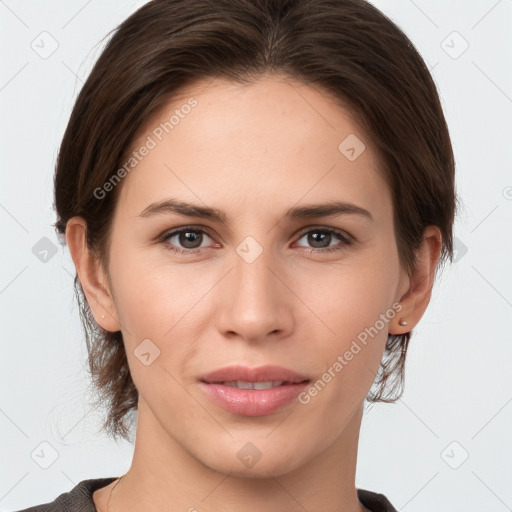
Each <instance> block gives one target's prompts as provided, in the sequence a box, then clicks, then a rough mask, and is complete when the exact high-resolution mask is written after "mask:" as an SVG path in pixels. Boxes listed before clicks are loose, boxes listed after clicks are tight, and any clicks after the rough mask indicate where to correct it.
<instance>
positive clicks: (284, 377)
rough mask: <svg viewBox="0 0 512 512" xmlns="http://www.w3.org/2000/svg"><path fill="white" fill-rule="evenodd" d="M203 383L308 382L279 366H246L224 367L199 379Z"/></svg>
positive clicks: (304, 378)
mask: <svg viewBox="0 0 512 512" xmlns="http://www.w3.org/2000/svg"><path fill="white" fill-rule="evenodd" d="M201 380H202V381H203V382H207V383H219V382H233V381H243V382H268V381H282V382H293V383H296V382H302V381H304V380H309V379H308V378H307V377H306V376H305V375H301V374H299V373H297V372H294V371H293V370H289V369H288V368H282V367H281V366H259V367H257V368H249V367H247V366H239V365H237V366H226V367H225V368H220V369H218V370H215V371H213V372H210V373H208V374H206V375H203V376H202V377H201Z"/></svg>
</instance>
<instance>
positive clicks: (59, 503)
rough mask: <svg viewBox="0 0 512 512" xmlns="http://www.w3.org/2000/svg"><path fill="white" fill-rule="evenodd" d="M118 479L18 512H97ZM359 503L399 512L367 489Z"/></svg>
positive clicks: (378, 511) (89, 483) (85, 485)
mask: <svg viewBox="0 0 512 512" xmlns="http://www.w3.org/2000/svg"><path fill="white" fill-rule="evenodd" d="M116 478H117V477H111V478H93V479H90V480H82V481H81V482H80V483H79V484H77V485H76V486H75V487H73V489H71V491H69V492H65V493H64V494H61V495H60V496H58V497H57V498H55V500H54V501H52V502H51V503H44V504H42V505H36V506H35V507H30V508H27V509H24V510H20V511H18V512H97V510H96V507H95V506H94V501H93V499H92V493H93V492H94V491H95V490H96V489H101V488H102V487H106V486H107V485H108V484H110V483H111V482H113V481H114V480H115V479H116ZM357 497H358V498H359V501H360V502H361V503H362V504H363V505H364V506H365V507H366V508H367V509H369V510H371V511H372V512H397V510H396V508H394V507H393V505H391V503H390V502H389V501H388V499H387V498H386V496H384V495H383V494H378V493H375V492H372V491H367V490H365V489H357Z"/></svg>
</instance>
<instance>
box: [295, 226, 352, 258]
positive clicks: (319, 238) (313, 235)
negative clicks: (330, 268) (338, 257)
mask: <svg viewBox="0 0 512 512" xmlns="http://www.w3.org/2000/svg"><path fill="white" fill-rule="evenodd" d="M305 237H307V243H309V244H312V245H313V247H312V248H310V251H309V252H333V251H340V250H342V249H344V247H345V246H347V245H350V244H351V243H352V240H351V238H350V237H349V236H348V235H347V234H345V233H344V232H343V231H338V230H337V229H330V228H314V229H309V231H306V232H304V233H303V234H302V236H301V238H300V239H299V240H301V239H302V238H305ZM336 238H337V239H338V240H340V241H341V243H338V244H335V245H334V246H331V242H332V241H333V239H336ZM299 247H301V246H299Z"/></svg>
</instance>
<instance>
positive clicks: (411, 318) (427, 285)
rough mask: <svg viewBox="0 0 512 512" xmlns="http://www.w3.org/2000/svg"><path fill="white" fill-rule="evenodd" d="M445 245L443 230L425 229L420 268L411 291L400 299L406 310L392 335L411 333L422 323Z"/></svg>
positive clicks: (418, 259) (413, 275)
mask: <svg viewBox="0 0 512 512" xmlns="http://www.w3.org/2000/svg"><path fill="white" fill-rule="evenodd" d="M441 245H442V235H441V231H440V230H439V228H438V227H437V226H428V227H427V228H425V231H424V233H423V241H422V243H421V246H420V248H419V249H418V251H417V253H416V265H415V268H414V270H413V271H412V273H411V275H410V276H409V279H408V282H409V285H408V290H407V291H406V292H405V293H404V294H403V295H401V297H399V302H400V304H401V306H402V309H401V310H400V313H399V314H398V315H396V317H395V318H394V321H393V323H392V324H391V325H390V329H389V332H390V334H395V335H400V334H405V333H407V332H410V331H411V330H412V329H413V328H414V327H415V326H416V325H417V324H418V322H419V321H420V320H421V318H422V316H423V314H424V313H425V311H426V309H427V306H428V303H429V302H430V295H431V293H432V287H433V285H434V276H435V270H436V266H437V262H438V261H439V256H440V254H441Z"/></svg>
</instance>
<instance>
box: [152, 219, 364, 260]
mask: <svg viewBox="0 0 512 512" xmlns="http://www.w3.org/2000/svg"><path fill="white" fill-rule="evenodd" d="M187 230H188V231H196V232H199V233H201V232H202V233H205V234H206V235H207V236H208V237H210V238H211V239H212V240H215V238H216V236H214V235H213V234H212V231H211V230H210V228H208V227H206V226H201V225H187V226H180V227H176V228H172V229H169V230H166V231H165V232H164V233H163V234H162V235H160V236H159V237H158V239H157V241H158V242H159V243H163V242H166V245H167V247H166V249H167V250H170V251H173V252H175V253H178V254H184V255H190V256H194V255H200V254H202V253H203V251H204V250H206V249H211V248H212V247H196V248H194V249H182V248H181V247H175V246H173V245H172V244H170V243H168V240H169V239H170V238H172V237H174V236H177V235H179V234H181V233H183V232H186V231H187ZM314 231H319V232H324V233H328V234H330V235H334V236H335V237H337V238H338V239H339V240H340V241H341V242H340V243H339V244H336V245H334V246H332V247H330V246H329V247H324V248H315V247H304V246H301V245H299V246H298V247H300V248H302V249H304V250H306V251H307V252H309V253H330V252H335V251H340V250H342V249H344V248H345V247H346V246H348V245H352V244H354V242H355V241H356V240H355V238H354V237H353V236H352V235H350V234H348V233H347V232H346V231H344V230H341V229H338V228H333V227H329V226H322V225H310V226H305V227H304V228H302V229H301V230H300V231H299V232H298V233H297V234H295V235H294V238H295V239H296V242H297V241H298V240H300V239H301V238H302V237H303V236H304V235H306V234H307V233H310V232H314ZM296 242H295V243H296ZM218 246H219V244H218V243H216V247H218Z"/></svg>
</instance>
